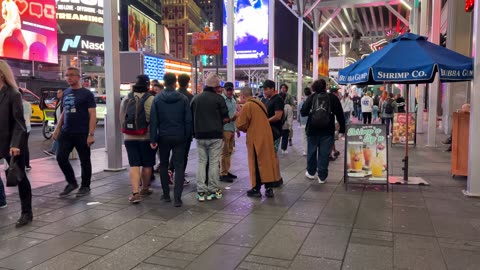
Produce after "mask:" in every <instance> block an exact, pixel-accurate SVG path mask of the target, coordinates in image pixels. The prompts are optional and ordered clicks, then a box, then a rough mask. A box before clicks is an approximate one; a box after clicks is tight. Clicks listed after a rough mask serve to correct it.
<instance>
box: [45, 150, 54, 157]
mask: <svg viewBox="0 0 480 270" xmlns="http://www.w3.org/2000/svg"><path fill="white" fill-rule="evenodd" d="M43 153H44V154H45V155H47V156H49V157H53V156H55V153H54V152H52V151H49V150H44V151H43Z"/></svg>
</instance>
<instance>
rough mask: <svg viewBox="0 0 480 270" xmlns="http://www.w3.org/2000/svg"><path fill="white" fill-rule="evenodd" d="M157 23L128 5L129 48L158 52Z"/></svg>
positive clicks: (131, 49) (130, 49) (136, 50)
mask: <svg viewBox="0 0 480 270" xmlns="http://www.w3.org/2000/svg"><path fill="white" fill-rule="evenodd" d="M156 33H157V24H156V23H155V21H154V20H152V19H150V18H148V17H147V16H146V15H145V14H143V13H141V12H140V11H138V10H137V9H135V8H134V7H132V6H128V50H129V51H135V52H138V51H142V52H151V53H155V52H157V45H156V43H155V41H156V38H155V35H156Z"/></svg>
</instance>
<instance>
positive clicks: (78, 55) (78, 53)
mask: <svg viewBox="0 0 480 270" xmlns="http://www.w3.org/2000/svg"><path fill="white" fill-rule="evenodd" d="M80 53H83V54H87V53H88V52H87V51H77V66H78V70H79V71H80V78H83V76H82V61H81V60H80Z"/></svg>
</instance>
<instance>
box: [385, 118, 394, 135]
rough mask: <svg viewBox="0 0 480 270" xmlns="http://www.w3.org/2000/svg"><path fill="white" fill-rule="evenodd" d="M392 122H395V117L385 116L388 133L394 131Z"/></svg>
mask: <svg viewBox="0 0 480 270" xmlns="http://www.w3.org/2000/svg"><path fill="white" fill-rule="evenodd" d="M392 122H393V118H385V125H387V135H389V134H390V133H392V131H391V129H390V126H391V124H392Z"/></svg>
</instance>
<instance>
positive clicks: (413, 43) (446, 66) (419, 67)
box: [338, 33, 473, 182]
mask: <svg viewBox="0 0 480 270" xmlns="http://www.w3.org/2000/svg"><path fill="white" fill-rule="evenodd" d="M436 73H438V75H439V79H440V81H441V82H460V81H470V80H473V59H472V58H470V57H467V56H464V55H462V54H459V53H457V52H454V51H452V50H449V49H447V48H444V47H442V46H439V45H436V44H434V43H431V42H428V41H427V39H426V38H425V37H422V36H418V35H415V34H411V33H407V34H404V35H401V36H399V37H397V38H395V39H393V40H392V41H391V42H390V43H389V44H388V45H386V46H385V47H384V48H383V49H381V50H379V51H376V52H374V53H372V54H370V55H369V56H367V57H365V58H364V59H362V60H360V61H358V62H356V63H354V64H352V65H350V66H348V67H346V68H344V69H342V70H340V71H339V79H338V82H339V84H383V83H404V84H407V87H406V89H407V94H406V98H407V101H406V106H407V108H406V109H407V113H408V98H409V95H408V84H420V83H431V82H433V80H434V79H435V74H436ZM406 119H407V123H406V125H407V126H408V117H407V118H406ZM406 132H407V135H406V137H407V138H408V128H407V129H406ZM403 161H404V164H405V167H404V168H403V170H404V177H403V180H404V181H405V182H407V181H408V141H407V142H406V143H405V158H404V159H403Z"/></svg>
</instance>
